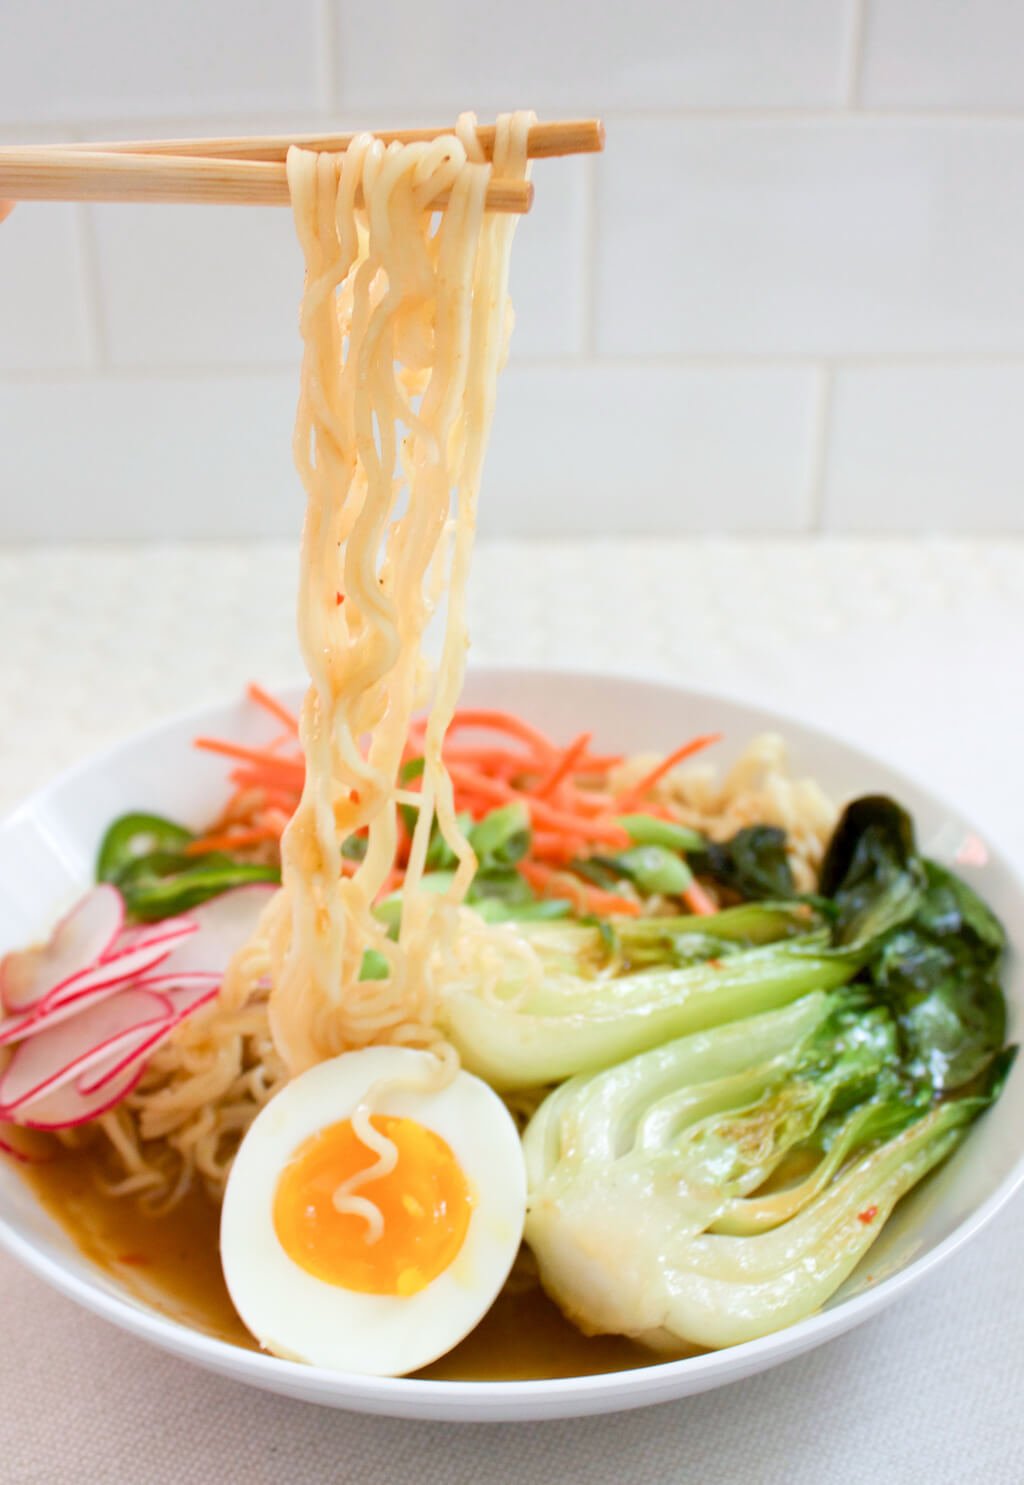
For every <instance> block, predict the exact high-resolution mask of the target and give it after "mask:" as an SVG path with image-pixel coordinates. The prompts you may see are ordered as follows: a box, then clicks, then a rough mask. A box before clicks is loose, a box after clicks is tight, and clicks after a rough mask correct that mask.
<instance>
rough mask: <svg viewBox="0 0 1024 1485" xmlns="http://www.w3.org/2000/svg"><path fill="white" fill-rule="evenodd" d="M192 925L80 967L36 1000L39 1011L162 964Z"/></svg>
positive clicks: (192, 930)
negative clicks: (185, 929) (89, 965)
mask: <svg viewBox="0 0 1024 1485" xmlns="http://www.w3.org/2000/svg"><path fill="white" fill-rule="evenodd" d="M194 932H195V929H190V930H189V932H188V934H184V933H177V934H174V935H173V936H172V937H168V938H164V939H154V940H153V941H152V942H149V943H145V944H138V945H136V946H135V947H134V948H131V949H126V950H125V951H124V953H123V954H112V955H111V956H110V957H109V958H107V959H103V960H101V961H100V963H99V964H94V965H92V966H91V967H90V968H88V969H86V970H83V971H82V973H81V974H77V975H74V976H73V977H72V978H71V979H70V980H65V981H64V982H63V984H60V985H57V986H55V987H54V989H52V990H51V991H50V992H49V994H48V995H45V996H44V997H43V999H42V1000H41V1001H39V1002H38V1009H39V1010H40V1011H41V1012H44V1013H45V1012H46V1011H50V1010H56V1009H57V1007H58V1006H62V1005H65V1004H66V1003H67V1002H68V1001H69V1000H77V999H78V997H79V996H80V995H86V994H88V993H89V992H90V991H92V990H100V989H102V988H103V987H104V986H105V985H111V986H117V985H127V984H130V983H131V982H132V981H133V980H137V979H139V978H140V977H141V976H142V975H144V974H146V973H148V972H149V971H150V970H153V969H155V968H156V967H157V966H158V965H160V964H163V962H164V960H166V959H168V958H169V957H170V956H171V954H172V953H173V952H174V949H175V948H176V946H177V945H178V944H179V943H181V942H182V941H183V940H184V939H186V938H188V937H190V936H191V935H192V934H193V933H194Z"/></svg>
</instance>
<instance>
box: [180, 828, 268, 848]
mask: <svg viewBox="0 0 1024 1485" xmlns="http://www.w3.org/2000/svg"><path fill="white" fill-rule="evenodd" d="M279 835H280V831H277V830H273V829H271V827H270V826H269V825H259V826H254V827H253V828H252V829H251V830H224V831H222V832H221V833H220V834H219V835H201V836H200V837H199V839H198V840H192V841H189V843H188V845H187V846H186V847H185V851H184V854H185V855H186V856H208V855H209V854H210V852H211V851H238V850H241V849H242V848H243V847H245V846H255V845H258V844H259V843H260V842H262V841H265V840H277V839H278V837H279Z"/></svg>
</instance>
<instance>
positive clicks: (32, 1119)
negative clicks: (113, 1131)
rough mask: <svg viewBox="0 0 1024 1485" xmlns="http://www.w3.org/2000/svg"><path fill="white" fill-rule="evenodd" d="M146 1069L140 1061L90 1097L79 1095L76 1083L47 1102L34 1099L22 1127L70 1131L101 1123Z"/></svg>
mask: <svg viewBox="0 0 1024 1485" xmlns="http://www.w3.org/2000/svg"><path fill="white" fill-rule="evenodd" d="M145 1067H146V1063H145V1060H144V1059H142V1058H140V1059H138V1060H136V1061H135V1062H133V1063H132V1064H131V1065H130V1066H129V1067H127V1068H125V1070H124V1072H122V1074H121V1076H120V1077H119V1078H115V1079H114V1080H113V1081H112V1082H110V1083H107V1084H105V1085H104V1087H102V1088H98V1089H96V1091H95V1092H93V1093H90V1094H88V1095H86V1094H83V1093H79V1091H78V1089H77V1088H76V1087H75V1085H74V1083H65V1084H64V1086H63V1087H62V1088H57V1089H56V1090H55V1091H54V1092H52V1093H49V1094H47V1096H46V1097H45V1098H40V1099H34V1100H33V1101H32V1103H31V1104H30V1105H29V1106H28V1107H27V1108H26V1109H25V1110H24V1112H23V1113H22V1114H21V1116H20V1118H19V1123H21V1124H24V1125H26V1126H27V1128H29V1129H67V1128H68V1127H69V1126H70V1125H72V1124H85V1123H87V1122H88V1120H90V1119H98V1118H99V1116H100V1114H105V1113H106V1112H107V1110H108V1109H112V1108H113V1107H114V1105H115V1104H119V1103H120V1102H121V1100H122V1098H127V1096H128V1094H129V1093H130V1092H131V1091H132V1089H133V1088H134V1087H135V1085H136V1083H137V1082H138V1081H139V1079H140V1078H141V1077H142V1074H143V1072H144V1071H145Z"/></svg>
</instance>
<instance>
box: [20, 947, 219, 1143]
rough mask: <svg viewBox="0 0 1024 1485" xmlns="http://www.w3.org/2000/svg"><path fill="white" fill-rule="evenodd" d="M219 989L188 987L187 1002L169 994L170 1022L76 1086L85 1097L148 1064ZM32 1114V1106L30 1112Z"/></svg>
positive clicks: (128, 1045) (144, 1032)
mask: <svg viewBox="0 0 1024 1485" xmlns="http://www.w3.org/2000/svg"><path fill="white" fill-rule="evenodd" d="M197 978H199V977H198V976H197ZM219 988H220V984H219V981H218V982H217V983H215V984H214V985H212V986H208V987H207V988H206V989H205V990H199V989H198V988H197V987H187V989H186V991H185V994H186V995H187V997H188V998H187V1000H183V1001H181V1002H176V1001H175V1000H174V996H175V994H176V992H175V991H173V990H172V991H170V992H169V993H168V995H167V997H166V998H167V999H168V1000H170V1001H171V1002H172V1004H174V1005H175V1007H176V1009H175V1012H174V1014H173V1015H172V1016H170V1017H169V1018H168V1020H166V1021H164V1022H161V1023H160V1024H159V1025H158V1026H156V1027H153V1028H144V1029H141V1030H140V1031H139V1033H138V1036H137V1038H136V1039H135V1040H134V1041H133V1042H131V1043H126V1044H125V1045H124V1046H122V1047H120V1048H119V1049H118V1051H117V1052H115V1053H114V1054H113V1055H112V1056H111V1057H110V1058H108V1059H105V1060H104V1061H103V1062H100V1063H95V1064H93V1065H91V1066H90V1067H89V1068H88V1070H87V1071H86V1072H83V1073H81V1074H80V1075H79V1077H78V1078H77V1079H76V1080H75V1087H76V1088H77V1089H78V1091H79V1093H81V1094H82V1095H83V1096H85V1097H89V1096H91V1095H92V1094H94V1093H98V1092H99V1091H100V1090H101V1089H103V1088H105V1087H106V1086H107V1084H108V1083H109V1082H110V1081H111V1079H112V1078H115V1077H117V1076H118V1075H119V1074H120V1073H121V1072H122V1071H123V1070H124V1069H125V1068H127V1067H129V1066H130V1065H131V1064H132V1063H134V1062H136V1061H142V1062H146V1061H148V1059H149V1056H150V1053H152V1052H155V1051H156V1049H157V1047H158V1046H159V1045H160V1043H161V1042H163V1041H166V1040H167V1038H168V1037H169V1036H170V1035H171V1033H172V1032H173V1031H176V1030H177V1029H178V1027H179V1026H180V1025H181V1024H182V1022H183V1021H187V1020H188V1018H189V1017H190V1016H191V1014H192V1012H193V1011H197V1010H199V1008H200V1007H201V1006H203V1005H206V1003H207V1002H208V1001H211V1000H213V999H215V997H216V995H217V991H218V990H219ZM28 1112H29V1114H30V1115H31V1112H32V1110H31V1106H29V1110H28Z"/></svg>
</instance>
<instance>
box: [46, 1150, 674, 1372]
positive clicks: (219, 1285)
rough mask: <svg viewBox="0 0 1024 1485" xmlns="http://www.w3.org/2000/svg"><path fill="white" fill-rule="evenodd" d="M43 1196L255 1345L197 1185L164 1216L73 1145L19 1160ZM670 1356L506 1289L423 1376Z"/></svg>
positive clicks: (77, 1230) (87, 1241) (103, 1252)
mask: <svg viewBox="0 0 1024 1485" xmlns="http://www.w3.org/2000/svg"><path fill="white" fill-rule="evenodd" d="M22 1169H23V1171H24V1173H25V1177H26V1179H27V1180H28V1182H29V1184H30V1185H31V1187H32V1189H33V1190H34V1191H35V1193H36V1195H37V1196H38V1198H39V1200H40V1202H41V1204H42V1205H43V1206H44V1207H45V1209H46V1210H47V1211H48V1212H49V1213H50V1214H51V1216H53V1217H54V1218H55V1219H56V1220H57V1221H58V1222H59V1223H60V1225H61V1227H63V1228H64V1230H65V1232H67V1233H68V1235H69V1236H70V1237H71V1238H73V1240H74V1241H75V1243H76V1244H77V1245H78V1247H79V1248H80V1249H81V1251H82V1252H83V1253H84V1254H85V1256H86V1257H87V1258H89V1259H91V1260H92V1262H93V1263H95V1264H97V1265H98V1266H99V1267H100V1268H102V1269H104V1270H105V1272H107V1273H108V1274H111V1275H112V1276H113V1277H114V1278H116V1279H117V1280H118V1281H119V1282H120V1283H121V1284H122V1285H123V1286H124V1288H125V1289H127V1290H128V1291H129V1292H130V1293H131V1294H132V1295H134V1296H135V1297H136V1298H137V1299H141V1300H143V1301H144V1302H145V1303H146V1304H148V1305H150V1306H151V1307H152V1308H153V1309H154V1310H158V1311H159V1312H160V1313H161V1314H163V1315H167V1316H169V1317H170V1318H171V1319H172V1320H177V1321H179V1323H181V1324H182V1325H188V1326H190V1327H191V1328H192V1329H194V1330H200V1331H202V1332H203V1333H204V1334H205V1335H210V1336H214V1337H215V1338H216V1339H218V1340H222V1341H227V1342H229V1343H230V1344H231V1345H233V1346H242V1347H244V1348H246V1349H247V1350H251V1351H254V1350H257V1349H258V1348H257V1345H256V1342H255V1341H254V1340H253V1338H252V1336H251V1335H250V1334H249V1332H248V1331H247V1330H246V1328H245V1326H244V1325H243V1324H242V1322H241V1320H240V1319H239V1318H238V1315H237V1314H236V1313H235V1310H234V1307H233V1305H232V1303H231V1300H230V1298H229V1296H228V1291H227V1287H226V1285H225V1283H224V1277H223V1274H222V1272H221V1266H220V1250H219V1246H218V1240H217V1227H218V1221H219V1215H220V1213H219V1209H218V1208H217V1207H216V1206H215V1205H214V1203H213V1202H211V1201H210V1200H208V1198H207V1197H206V1196H205V1195H204V1194H203V1193H201V1192H198V1191H196V1192H192V1193H191V1194H190V1195H188V1196H187V1197H186V1198H185V1199H184V1200H183V1201H182V1202H181V1203H180V1204H179V1205H178V1206H177V1207H175V1208H174V1209H173V1210H172V1211H170V1212H168V1213H166V1214H164V1215H163V1216H152V1215H150V1214H148V1213H147V1212H145V1211H144V1210H143V1209H142V1208H140V1206H139V1205H138V1203H137V1202H135V1201H134V1200H132V1199H131V1198H130V1197H111V1196H107V1195H106V1194H105V1193H104V1192H103V1191H102V1190H101V1189H100V1186H99V1184H98V1176H99V1174H100V1172H99V1170H98V1169H97V1161H96V1158H95V1156H93V1155H91V1154H90V1153H89V1152H88V1151H86V1150H77V1151H74V1152H69V1153H68V1154H65V1155H62V1156H60V1157H59V1158H58V1159H56V1160H53V1161H51V1162H49V1163H47V1164H45V1165H35V1166H26V1167H22ZM664 1359H666V1358H664V1357H661V1356H655V1355H654V1354H653V1353H652V1352H650V1351H648V1350H647V1349H646V1348H645V1347H643V1346H639V1345H637V1344H636V1343H635V1342H633V1341H629V1340H627V1339H626V1338H625V1337H623V1336H585V1335H583V1334H582V1332H581V1331H579V1330H577V1329H576V1327H575V1326H574V1325H572V1324H571V1323H570V1322H569V1321H568V1320H566V1319H565V1317H564V1316H563V1315H562V1313H561V1311H560V1310H559V1309H558V1308H557V1306H556V1305H554V1304H553V1303H552V1302H551V1300H549V1299H548V1298H547V1296H546V1295H545V1294H544V1293H543V1292H542V1291H541V1290H540V1289H531V1290H527V1291H526V1292H524V1293H516V1294H512V1293H510V1292H508V1291H506V1292H504V1293H502V1294H500V1295H499V1296H498V1299H497V1301H496V1302H495V1304H494V1305H493V1306H492V1307H491V1309H490V1311H489V1312H488V1314H487V1315H486V1316H485V1317H484V1319H483V1320H482V1321H481V1322H480V1324H479V1325H478V1326H477V1327H476V1329H475V1330H474V1331H473V1332H472V1333H471V1334H470V1335H468V1336H467V1337H466V1339H465V1340H464V1341H462V1342H461V1344H460V1345H458V1346H456V1347H455V1349H454V1350H453V1351H449V1353H448V1354H447V1356H442V1357H441V1358H440V1360H438V1361H435V1362H433V1363H432V1364H431V1365H430V1366H428V1367H426V1368H424V1370H423V1371H421V1372H417V1373H416V1375H417V1376H420V1377H429V1378H434V1379H444V1380H446V1381H460V1382H497V1381H523V1380H527V1379H533V1380H537V1379H544V1378H550V1377H582V1376H592V1375H594V1374H595V1373H598V1372H615V1371H625V1370H630V1369H633V1368H636V1367H642V1366H650V1365H651V1364H652V1363H654V1362H656V1361H660V1360H664Z"/></svg>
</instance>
